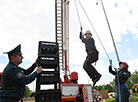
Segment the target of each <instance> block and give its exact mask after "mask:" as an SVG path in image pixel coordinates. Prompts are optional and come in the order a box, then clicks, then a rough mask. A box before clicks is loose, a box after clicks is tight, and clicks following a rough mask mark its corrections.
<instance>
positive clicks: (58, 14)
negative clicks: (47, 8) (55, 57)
mask: <svg viewBox="0 0 138 102" xmlns="http://www.w3.org/2000/svg"><path fill="white" fill-rule="evenodd" d="M55 25H56V26H55V28H56V30H55V31H56V42H57V43H58V44H59V68H60V69H62V70H64V66H63V54H64V52H63V0H55Z"/></svg>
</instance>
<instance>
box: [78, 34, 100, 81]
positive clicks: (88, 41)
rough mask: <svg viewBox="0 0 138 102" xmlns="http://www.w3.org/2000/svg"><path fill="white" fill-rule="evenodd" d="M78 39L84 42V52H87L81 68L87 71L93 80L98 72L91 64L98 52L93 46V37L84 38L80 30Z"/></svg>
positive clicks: (95, 59) (96, 57) (96, 58)
mask: <svg viewBox="0 0 138 102" xmlns="http://www.w3.org/2000/svg"><path fill="white" fill-rule="evenodd" d="M80 39H81V40H82V42H83V43H84V44H85V47H86V52H87V57H86V60H85V62H84V64H83V68H84V70H85V71H86V72H87V74H88V75H89V76H90V78H92V80H94V79H95V78H96V77H97V76H99V75H100V74H99V73H98V72H97V70H96V69H95V68H94V67H93V66H92V65H91V64H92V63H94V62H96V61H97V60H98V54H99V52H98V51H97V49H96V47H95V41H94V39H93V38H84V36H82V33H81V32H80ZM100 76H101V75H100Z"/></svg>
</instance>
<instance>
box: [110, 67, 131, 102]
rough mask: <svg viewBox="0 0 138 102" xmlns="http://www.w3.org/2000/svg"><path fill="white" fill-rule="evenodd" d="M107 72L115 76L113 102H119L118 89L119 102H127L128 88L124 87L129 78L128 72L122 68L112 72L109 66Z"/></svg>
mask: <svg viewBox="0 0 138 102" xmlns="http://www.w3.org/2000/svg"><path fill="white" fill-rule="evenodd" d="M109 72H110V73H111V74H113V75H115V81H116V88H117V94H116V98H115V102H119V89H120V96H121V102H129V96H130V93H129V89H128V86H127V85H126V81H127V80H128V78H129V77H130V76H131V74H130V72H129V71H128V70H127V69H126V68H122V69H121V70H119V71H118V72H115V71H113V70H112V67H111V66H109ZM117 75H118V78H119V83H120V88H119V84H118V80H117Z"/></svg>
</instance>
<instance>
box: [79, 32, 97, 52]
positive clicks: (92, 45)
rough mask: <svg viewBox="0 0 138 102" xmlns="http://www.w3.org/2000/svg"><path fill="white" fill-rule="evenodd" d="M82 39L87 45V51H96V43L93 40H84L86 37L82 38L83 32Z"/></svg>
mask: <svg viewBox="0 0 138 102" xmlns="http://www.w3.org/2000/svg"><path fill="white" fill-rule="evenodd" d="M80 39H81V40H82V42H83V43H85V47H86V49H87V50H92V49H94V50H96V46H95V41H94V39H93V38H84V36H82V32H80Z"/></svg>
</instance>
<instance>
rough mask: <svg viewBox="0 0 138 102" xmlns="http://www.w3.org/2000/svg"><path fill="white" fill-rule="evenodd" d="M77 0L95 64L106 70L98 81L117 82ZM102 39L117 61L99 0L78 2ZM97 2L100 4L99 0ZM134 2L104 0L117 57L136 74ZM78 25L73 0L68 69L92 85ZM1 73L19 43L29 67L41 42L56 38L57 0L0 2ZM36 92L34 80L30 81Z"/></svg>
mask: <svg viewBox="0 0 138 102" xmlns="http://www.w3.org/2000/svg"><path fill="white" fill-rule="evenodd" d="M76 1H77V5H78V11H79V15H80V19H81V24H82V27H83V32H85V31H86V30H90V31H91V32H92V34H93V38H94V39H95V44H96V48H97V50H98V51H99V60H98V61H97V63H96V66H95V68H96V69H97V70H98V72H99V73H101V74H102V77H101V79H100V81H99V82H98V83H97V85H103V84H108V83H109V82H110V81H112V80H113V78H114V76H112V75H111V74H110V73H109V72H108V66H109V59H108V57H107V55H106V54H105V52H104V50H103V48H102V46H101V44H100V42H99V40H98V38H97V36H96V34H95V32H94V30H93V28H92V26H91V24H90V22H89V21H88V19H87V17H86V15H85V13H84V12H83V10H82V8H81V6H80V5H79V3H78V0H76ZM80 2H81V3H82V5H83V7H84V9H85V11H86V12H87V15H88V16H89V18H90V20H91V22H92V24H93V26H94V28H95V30H96V32H97V34H98V36H99V37H100V39H101V42H102V43H103V45H104V47H105V49H106V51H107V53H108V55H109V56H110V59H112V60H113V65H114V66H115V67H118V62H117V57H116V54H115V50H114V46H113V43H112V39H111V35H110V32H109V28H108V25H107V22H106V19H105V15H104V12H103V9H102V5H101V1H100V0H98V1H97V0H80ZM97 2H98V5H96V3H97ZM136 2H137V1H136V0H103V4H104V7H105V10H106V14H107V17H108V20H109V23H110V27H111V30H112V34H113V37H114V40H115V44H116V47H117V51H118V54H119V58H120V60H121V61H125V62H127V63H128V64H129V71H130V72H131V73H133V72H134V71H135V70H137V67H138V63H137V62H138V54H137V50H138V47H137V45H138V19H137V18H138V13H137V12H138V5H137V3H136ZM79 32H80V24H79V20H78V15H77V12H76V8H75V3H74V0H70V3H69V70H70V72H73V71H76V72H78V76H79V80H78V82H79V83H80V84H88V83H90V84H92V81H91V79H90V78H89V76H88V75H87V73H86V72H85V71H84V70H83V68H82V66H83V63H84V60H85V58H86V52H85V46H84V44H83V43H82V42H81V40H80V39H79ZM0 36H1V37H0V72H2V71H3V69H4V68H5V66H6V65H7V64H8V62H9V61H8V57H7V55H5V54H3V52H7V51H10V50H11V49H13V48H14V47H16V46H17V45H18V44H21V45H22V49H21V50H22V52H23V56H24V59H23V63H22V64H21V65H20V66H21V67H23V68H25V69H27V68H28V67H29V66H31V64H32V63H34V62H35V60H36V58H37V56H38V42H39V41H52V42H53V41H55V0H0ZM29 87H30V88H31V89H32V90H35V89H34V88H35V82H33V83H31V84H29Z"/></svg>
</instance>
